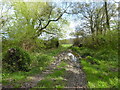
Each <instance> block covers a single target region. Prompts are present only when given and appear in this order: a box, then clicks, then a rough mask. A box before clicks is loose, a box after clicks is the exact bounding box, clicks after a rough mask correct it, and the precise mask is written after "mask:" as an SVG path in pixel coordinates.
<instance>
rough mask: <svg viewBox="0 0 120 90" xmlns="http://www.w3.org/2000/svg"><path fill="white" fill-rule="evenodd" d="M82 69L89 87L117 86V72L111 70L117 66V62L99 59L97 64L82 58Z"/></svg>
mask: <svg viewBox="0 0 120 90" xmlns="http://www.w3.org/2000/svg"><path fill="white" fill-rule="evenodd" d="M81 62H82V65H83V69H84V71H85V73H86V76H87V80H88V87H90V88H114V87H115V88H118V72H116V71H111V70H110V69H111V68H117V63H114V62H112V61H111V62H107V61H99V60H98V63H99V65H97V64H94V65H93V64H90V63H89V62H88V61H86V60H84V59H83V60H82V61H81Z"/></svg>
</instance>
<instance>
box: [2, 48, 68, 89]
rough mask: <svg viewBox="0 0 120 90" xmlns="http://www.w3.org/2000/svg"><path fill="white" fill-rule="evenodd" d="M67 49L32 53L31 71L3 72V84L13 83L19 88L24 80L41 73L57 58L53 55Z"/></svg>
mask: <svg viewBox="0 0 120 90" xmlns="http://www.w3.org/2000/svg"><path fill="white" fill-rule="evenodd" d="M64 50H66V48H65V47H59V48H54V49H49V50H41V52H39V53H30V56H31V59H32V62H31V66H30V68H31V70H30V71H29V72H2V84H3V85H13V86H14V87H16V88H18V87H20V86H21V85H22V83H23V82H26V81H28V79H26V78H27V77H28V76H31V75H35V74H40V73H41V72H42V71H43V70H45V69H46V67H48V66H49V64H50V63H51V62H52V61H54V60H55V59H54V58H53V56H55V55H57V54H59V53H60V52H61V51H64Z"/></svg>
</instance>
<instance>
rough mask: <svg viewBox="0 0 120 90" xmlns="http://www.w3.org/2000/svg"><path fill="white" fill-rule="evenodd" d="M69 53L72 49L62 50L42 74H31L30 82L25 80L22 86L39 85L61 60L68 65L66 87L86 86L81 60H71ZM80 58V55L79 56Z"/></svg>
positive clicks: (73, 89) (31, 86) (74, 89)
mask: <svg viewBox="0 0 120 90" xmlns="http://www.w3.org/2000/svg"><path fill="white" fill-rule="evenodd" d="M68 53H72V51H71V50H67V51H64V52H61V53H60V54H59V55H57V56H56V57H54V58H55V61H54V62H52V63H51V64H50V66H48V67H47V68H46V70H44V71H43V72H42V73H41V74H37V75H35V76H29V77H27V79H28V80H29V82H25V83H23V84H22V85H21V87H20V88H33V87H35V86H36V85H37V83H38V82H40V81H41V80H43V79H44V77H45V76H46V75H48V74H50V73H52V72H53V71H54V69H56V67H57V66H58V65H59V64H60V62H61V61H65V62H66V63H68V65H67V66H66V67H65V69H66V74H65V77H64V78H65V80H66V86H65V88H71V89H72V90H76V88H86V84H87V81H86V76H85V74H84V72H83V70H82V68H81V65H80V63H79V62H74V61H72V60H71V58H70V56H68ZM77 58H79V57H77ZM4 88H12V86H4Z"/></svg>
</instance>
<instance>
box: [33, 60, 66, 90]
mask: <svg viewBox="0 0 120 90" xmlns="http://www.w3.org/2000/svg"><path fill="white" fill-rule="evenodd" d="M66 65H67V64H66V63H65V62H61V63H60V65H58V66H57V68H56V69H54V71H53V72H52V73H50V74H48V75H47V76H45V78H44V79H43V80H41V81H40V82H39V83H38V84H37V86H36V87H35V88H64V86H65V81H64V75H65V72H66V70H65V69H64V67H62V66H66Z"/></svg>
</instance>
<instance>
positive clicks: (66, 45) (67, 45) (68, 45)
mask: <svg viewBox="0 0 120 90" xmlns="http://www.w3.org/2000/svg"><path fill="white" fill-rule="evenodd" d="M62 46H63V47H70V46H72V44H62Z"/></svg>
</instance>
